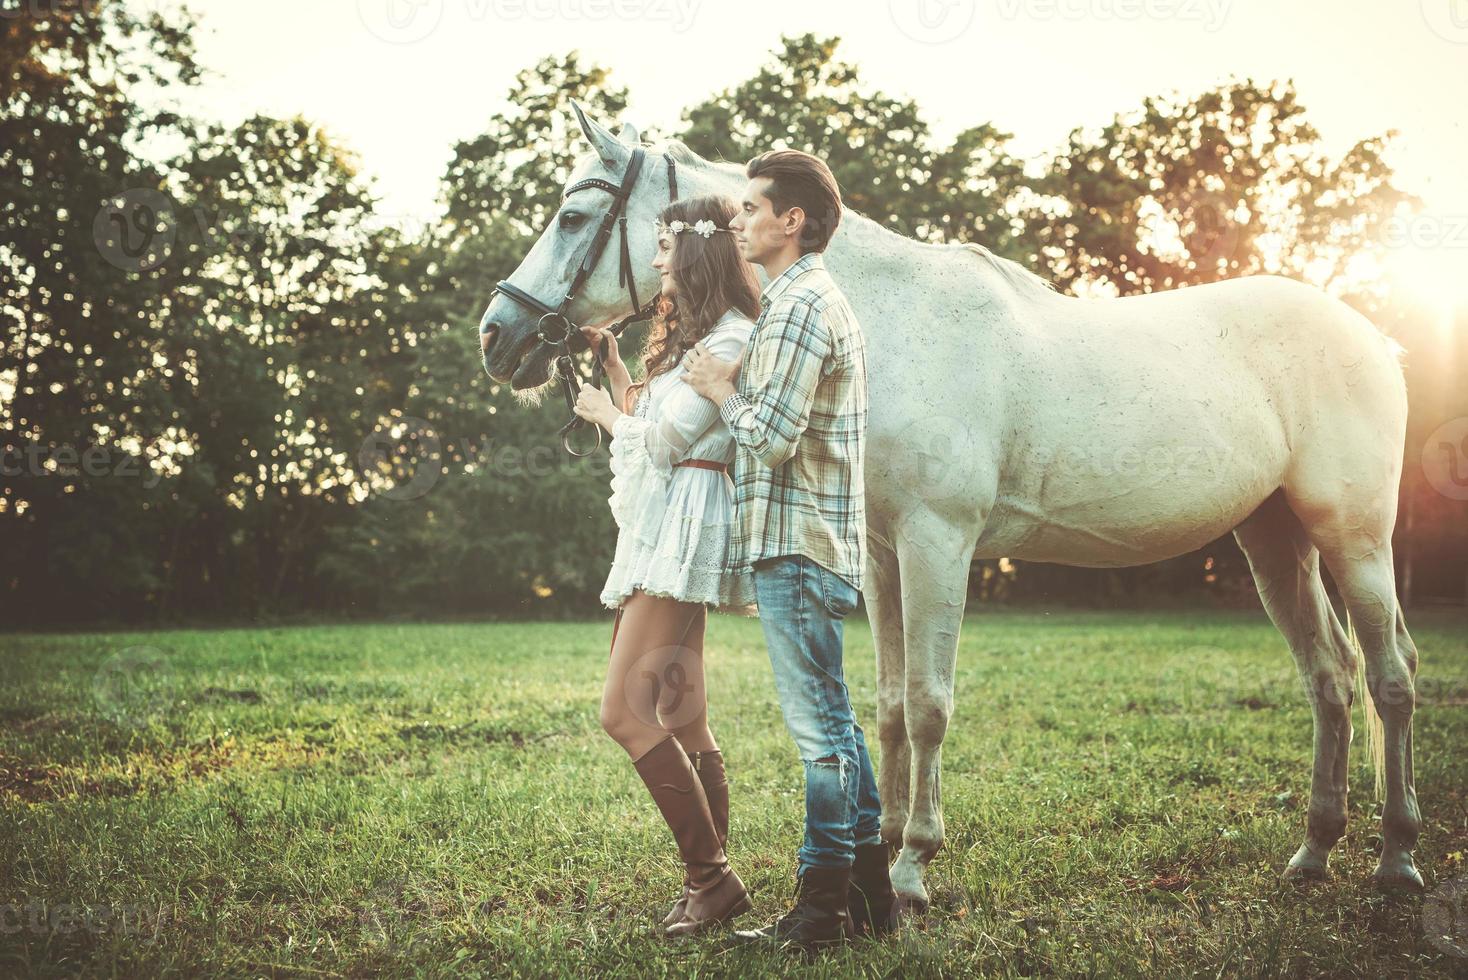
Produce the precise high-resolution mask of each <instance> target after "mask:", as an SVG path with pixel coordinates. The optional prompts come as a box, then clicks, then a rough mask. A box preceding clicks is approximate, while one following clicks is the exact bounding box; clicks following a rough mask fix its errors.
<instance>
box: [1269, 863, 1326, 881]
mask: <svg viewBox="0 0 1468 980" xmlns="http://www.w3.org/2000/svg"><path fill="white" fill-rule="evenodd" d="M1329 879H1330V869H1328V868H1317V867H1314V866H1313V865H1303V864H1292V865H1290V866H1289V867H1288V868H1285V869H1284V874H1282V875H1280V876H1279V880H1280V881H1287V882H1289V883H1290V884H1292V885H1310V884H1314V883H1315V882H1317V881H1328V880H1329Z"/></svg>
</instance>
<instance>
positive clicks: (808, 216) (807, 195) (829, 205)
mask: <svg viewBox="0 0 1468 980" xmlns="http://www.w3.org/2000/svg"><path fill="white" fill-rule="evenodd" d="M745 176H746V177H748V178H749V179H750V180H754V179H755V178H756V177H768V178H770V186H769V188H768V189H767V190H766V191H765V196H766V197H768V198H769V199H770V204H771V205H772V206H773V207H774V209H775V213H776V214H784V213H785V212H786V211H789V210H790V209H791V208H793V207H798V208H800V210H801V211H803V212H804V213H805V227H804V228H803V229H802V231H801V233H800V254H802V255H804V254H805V253H807V252H824V251H825V250H826V246H827V245H829V244H830V242H831V236H832V235H834V234H836V226H837V225H839V224H841V188H839V187H837V186H836V177H835V176H834V175H833V174H832V173H831V168H830V167H828V166H826V161H824V160H822V159H821V158H820V157H814V156H811V155H810V154H809V153H802V152H800V151H799V150H770V151H769V152H768V153H761V154H760V155H759V156H757V157H755V158H754V159H753V160H751V161H749V166H748V167H747V168H746V169H745Z"/></svg>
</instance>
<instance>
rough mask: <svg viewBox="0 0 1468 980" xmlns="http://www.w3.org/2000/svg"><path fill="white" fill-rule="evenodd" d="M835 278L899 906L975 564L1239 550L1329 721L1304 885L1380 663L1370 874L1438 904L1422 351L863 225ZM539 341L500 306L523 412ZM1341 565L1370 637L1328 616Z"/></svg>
mask: <svg viewBox="0 0 1468 980" xmlns="http://www.w3.org/2000/svg"><path fill="white" fill-rule="evenodd" d="M576 112H577V116H578V119H579V122H580V124H581V128H582V130H583V132H584V133H585V135H586V138H587V139H588V140H589V141H590V142H591V145H592V147H593V148H594V150H595V152H594V153H592V154H589V155H587V156H586V157H585V158H584V159H582V160H580V161H579V162H578V164H577V166H576V168H575V171H574V172H573V174H572V175H571V182H574V181H578V180H581V179H583V178H585V177H589V176H598V175H599V176H601V177H603V178H604V179H607V180H609V181H611V182H612V183H614V184H615V183H617V182H619V180H620V178H621V175H622V173H623V171H624V169H625V167H626V164H627V160H628V158H629V154H630V152H631V146H632V145H633V144H635V143H637V142H638V140H639V136H638V133H637V131H636V130H635V129H634V128H632V127H631V126H626V127H625V128H624V129H623V130H622V133H621V135H620V137H619V136H616V135H613V134H612V133H611V132H609V131H608V130H606V129H605V128H603V127H602V126H600V125H598V124H596V123H595V122H593V121H591V120H589V119H587V118H586V116H585V115H584V114H583V113H582V112H581V110H580V107H579V106H578V107H577V109H576ZM663 149H665V150H666V152H667V153H669V154H670V155H671V156H672V158H673V159H674V160H675V161H676V163H677V168H676V169H677V178H678V183H679V186H680V196H685V197H686V196H693V195H698V194H707V193H720V194H725V195H729V196H731V197H733V198H734V199H735V200H738V199H739V198H740V196H741V191H742V190H743V188H744V185H745V183H746V181H745V177H744V172H743V168H742V167H740V166H734V165H730V164H724V163H712V162H709V161H706V160H703V159H701V158H700V157H698V156H697V155H696V154H694V153H693V152H692V151H690V150H688V149H687V148H686V147H685V146H683V145H682V144H681V143H678V142H676V141H673V142H671V143H669V144H668V145H667V146H666V147H664V148H663ZM665 167H666V165H665V163H664V161H663V159H662V158H660V157H658V156H656V155H655V154H651V153H650V154H649V155H648V157H647V166H646V167H645V168H644V169H643V171H642V174H641V176H640V178H639V180H638V181H637V186H636V187H635V188H634V189H633V191H632V194H631V197H630V200H629V203H628V214H629V233H630V234H631V236H632V242H631V251H632V255H633V256H636V257H638V259H637V260H636V261H634V263H633V265H634V267H635V271H636V274H637V276H638V283H637V284H638V287H639V292H640V294H641V295H643V296H650V295H652V294H653V291H654V290H655V289H656V288H657V282H656V274H655V272H654V270H653V269H652V268H651V267H650V266H649V265H648V264H647V263H646V262H644V261H642V260H641V257H644V256H651V255H652V254H653V248H654V231H653V220H652V219H653V218H654V216H655V215H656V213H657V211H658V210H659V209H660V208H661V207H662V206H663V205H664V204H666V203H667V200H668V187H667V180H666V172H665ZM608 203H609V196H608V195H606V194H605V193H604V192H602V191H595V192H583V193H579V194H575V195H573V196H571V197H570V198H568V199H567V200H566V202H565V203H564V204H563V206H562V208H561V211H560V213H559V214H558V215H557V217H556V218H555V219H553V220H552V221H551V223H550V225H549V227H548V228H547V229H546V231H545V232H544V234H543V235H542V236H541V237H540V239H539V240H538V241H537V242H536V244H535V246H534V247H533V248H532V249H531V251H530V253H529V254H528V255H527V256H526V258H525V260H524V261H523V262H522V263H521V265H520V267H519V268H518V269H517V270H516V271H515V273H514V274H513V275H512V276H511V281H512V282H513V283H514V284H515V285H516V286H518V287H520V288H521V289H524V290H528V291H530V292H531V293H533V294H534V295H536V296H538V297H541V298H545V299H552V301H554V300H556V299H559V297H561V296H562V295H564V294H565V291H566V288H567V285H568V283H569V282H570V279H571V276H572V274H573V273H574V271H575V268H576V266H577V265H578V257H579V256H580V254H581V253H582V252H583V251H584V250H585V248H586V243H587V240H588V239H589V237H590V235H591V234H592V232H593V230H594V228H595V226H596V224H597V223H598V218H599V215H600V213H601V212H602V211H603V210H604V209H605V208H606V207H607V205H608ZM568 213H569V214H573V215H575V214H582V215H586V217H585V218H584V219H582V220H580V221H579V222H578V221H576V219H575V218H570V219H565V218H563V217H562V216H563V215H565V214H568ZM826 259H827V267H828V268H829V269H830V271H831V274H832V276H833V277H834V278H835V280H836V282H837V284H838V285H840V287H841V288H842V290H843V291H844V292H845V293H846V295H847V297H848V298H849V299H850V301H851V305H852V307H853V308H854V309H855V310H856V313H857V316H858V317H859V318H860V321H861V324H862V329H863V332H864V333H865V335H866V339H867V345H868V351H869V353H868V363H869V364H870V365H871V369H870V376H869V378H868V388H869V399H870V401H869V421H868V433H867V463H866V500H867V527H868V542H869V548H868V550H869V556H868V559H867V564H866V581H867V585H866V588H865V589H864V590H863V591H864V595H865V599H866V607H867V610H868V615H869V617H870V621H871V625H872V632H873V634H874V638H875V642H876V649H877V719H878V726H879V729H880V737H881V746H882V752H881V766H880V769H881V775H880V779H879V782H880V790H881V795H882V805H883V813H882V834H883V837H884V838H885V839H886V840H887V841H888V842H889V843H890V844H891V845H892V846H893V847H897V846H899V844H900V853H899V854H898V857H897V861H896V863H895V864H894V865H893V867H892V884H893V887H894V889H895V890H896V892H897V894H898V897H899V901H900V903H901V907H902V909H903V911H904V912H908V913H911V912H914V911H921V910H923V909H925V908H926V907H927V902H928V895H927V890H926V889H925V888H924V885H923V871H924V869H925V868H926V866H927V864H928V862H929V861H931V860H932V858H933V856H934V854H936V853H937V851H938V849H939V847H940V846H941V845H942V842H943V817H942V808H941V803H940V794H939V757H940V750H941V748H942V744H943V736H944V734H945V732H946V731H947V729H948V720H949V718H950V716H951V714H952V711H953V676H954V662H955V658H956V655H957V649H958V637H959V628H960V625H961V623H962V618H963V612H964V601H965V597H966V593H967V588H966V587H967V582H968V575H969V566H970V562H971V560H972V559H973V558H974V557H976V556H977V557H994V558H997V557H1001V556H1008V557H1010V558H1018V559H1025V560H1030V561H1043V562H1055V563H1059V564H1065V565H1083V566H1092V567H1116V566H1126V565H1139V564H1143V563H1147V562H1155V561H1159V560H1162V559H1166V558H1171V557H1174V556H1176V555H1181V554H1185V553H1187V552H1189V551H1192V550H1194V549H1196V548H1199V547H1201V546H1203V545H1205V544H1207V543H1208V542H1210V541H1212V540H1214V539H1215V538H1217V537H1219V536H1220V535H1222V534H1225V533H1227V532H1229V531H1232V532H1233V533H1234V536H1235V538H1236V539H1237V540H1238V542H1239V545H1240V547H1241V548H1242V549H1243V551H1244V554H1245V555H1247V556H1248V560H1249V565H1250V568H1251V569H1252V571H1253V574H1254V578H1255V582H1256V584H1257V586H1258V589H1259V595H1260V597H1261V599H1262V600H1263V603H1264V608H1265V609H1266V610H1267V612H1268V614H1269V617H1270V619H1271V620H1272V621H1273V622H1274V624H1275V626H1276V627H1278V629H1279V631H1280V632H1281V633H1282V634H1283V635H1284V638H1285V640H1286V641H1287V642H1288V644H1289V647H1290V651H1291V653H1292V654H1293V656H1294V659H1295V663H1296V665H1297V666H1298V668H1299V672H1300V675H1301V678H1302V680H1303V682H1304V687H1305V690H1306V692H1307V696H1308V698H1309V701H1310V704H1311V707H1312V709H1313V713H1314V727H1315V766H1314V773H1313V778H1312V781H1311V787H1310V807H1309V811H1308V816H1307V820H1306V834H1305V840H1304V843H1303V844H1302V845H1301V846H1300V848H1299V850H1298V852H1297V853H1296V854H1295V855H1294V857H1293V858H1291V859H1290V861H1289V864H1288V866H1287V868H1286V869H1285V871H1284V877H1285V878H1287V879H1304V878H1321V877H1325V876H1326V874H1327V870H1326V866H1327V860H1328V855H1329V852H1330V850H1331V848H1332V846H1334V844H1335V843H1336V842H1337V841H1338V840H1339V839H1340V837H1341V836H1342V834H1343V833H1344V831H1345V826H1346V762H1347V753H1348V749H1349V747H1350V743H1351V734H1352V729H1351V705H1352V702H1353V697H1354V690H1355V683H1356V681H1357V680H1358V677H1357V671H1358V670H1360V669H1361V667H1362V665H1363V661H1364V681H1365V685H1366V687H1367V688H1368V689H1369V690H1370V692H1371V696H1372V700H1373V701H1374V702H1375V709H1376V710H1375V711H1373V710H1372V708H1371V706H1370V705H1369V704H1368V705H1364V706H1363V708H1364V710H1365V712H1366V717H1367V719H1368V721H1370V722H1371V723H1372V726H1371V727H1369V728H1368V733H1371V732H1372V730H1373V728H1375V727H1377V726H1382V727H1384V731H1382V732H1381V733H1380V735H1379V736H1378V737H1379V738H1383V737H1384V743H1382V744H1378V745H1377V746H1376V749H1377V752H1378V754H1380V755H1382V758H1381V759H1380V761H1379V762H1378V767H1379V768H1378V773H1377V778H1378V780H1380V779H1381V772H1380V769H1382V768H1384V770H1385V788H1386V805H1385V810H1384V813H1383V818H1382V837H1383V847H1382V852H1381V857H1380V862H1379V863H1378V865H1377V867H1376V870H1375V873H1374V876H1373V877H1374V880H1375V881H1376V882H1377V883H1378V884H1379V885H1381V886H1384V887H1394V886H1403V887H1407V888H1413V889H1420V888H1421V887H1422V878H1421V876H1420V875H1419V874H1418V872H1417V869H1416V867H1415V866H1414V864H1413V861H1412V849H1413V847H1414V845H1415V844H1416V841H1417V836H1418V831H1419V828H1420V818H1419V814H1418V809H1417V798H1416V792H1415V789H1414V788H1413V777H1412V712H1413V707H1414V704H1415V695H1414V678H1415V676H1416V672H1417V651H1416V648H1415V647H1414V645H1413V643H1412V639H1411V637H1410V636H1408V634H1407V626H1406V623H1405V621H1404V619H1403V616H1402V611H1401V609H1400V607H1399V606H1398V603H1397V597H1396V591H1395V583H1394V571H1393V566H1392V547H1391V535H1392V527H1393V525H1394V524H1395V521H1396V510H1397V485H1398V478H1399V475H1400V468H1401V464H1402V450H1403V441H1404V435H1405V428H1406V418H1407V399H1406V391H1405V385H1404V383H1403V379H1402V372H1401V368H1400V366H1399V363H1398V354H1399V352H1400V348H1399V347H1397V346H1396V345H1395V343H1394V342H1392V341H1391V340H1389V339H1387V338H1386V337H1384V336H1383V335H1382V334H1381V333H1379V332H1378V331H1377V330H1376V329H1375V327H1373V326H1372V324H1371V323H1370V322H1368V321H1367V320H1366V319H1365V318H1364V317H1362V316H1361V315H1360V314H1358V313H1356V312H1355V311H1353V310H1352V309H1351V308H1350V307H1348V306H1346V305H1345V304H1343V303H1341V302H1339V301H1337V300H1335V299H1332V298H1329V297H1328V296H1326V295H1324V294H1323V293H1321V292H1319V291H1317V290H1315V289H1313V288H1310V287H1308V286H1305V285H1302V284H1300V283H1297V282H1294V281H1291V280H1289V279H1283V278H1276V277H1270V276H1255V277H1249V278H1244V279H1236V280H1231V281H1227V282H1222V283H1217V284H1214V285H1206V286H1196V287H1193V288H1189V289H1182V290H1174V291H1169V292H1162V293H1156V294H1152V295H1149V296H1141V297H1133V298H1125V299H1075V298H1069V297H1065V296H1061V295H1058V294H1057V293H1055V292H1053V291H1052V290H1051V289H1050V287H1049V286H1048V284H1047V283H1045V282H1044V281H1043V280H1041V279H1040V278H1039V277H1037V276H1035V275H1033V274H1031V273H1030V272H1028V271H1026V270H1025V269H1023V268H1022V267H1021V266H1019V265H1017V264H1015V263H1012V262H1009V261H1007V260H1004V259H1000V258H998V257H996V256H994V255H992V254H991V253H989V252H988V251H987V250H985V249H983V248H979V247H976V246H972V245H928V244H922V243H919V242H916V241H913V240H911V239H908V238H905V237H903V236H901V235H898V234H895V233H893V232H890V231H887V230H885V229H883V228H881V227H880V226H878V225H877V224H876V223H875V222H873V221H870V220H869V219H867V218H865V217H863V216H861V215H858V214H854V213H851V212H848V213H847V214H846V215H845V217H844V218H843V220H842V223H841V227H840V230H839V231H838V232H837V234H836V236H835V238H834V240H833V241H832V242H831V245H830V247H829V249H828V251H827V253H826ZM616 267H617V262H616V261H615V257H614V256H613V255H612V254H611V250H610V249H609V250H608V257H606V258H603V260H602V261H601V263H600V264H599V267H598V268H597V270H596V273H595V274H594V275H593V276H592V277H591V279H590V280H589V281H588V282H587V283H586V285H585V287H584V288H583V289H582V290H581V292H580V294H579V295H577V296H576V297H575V298H574V301H573V302H572V304H571V305H570V307H569V309H568V311H567V312H568V314H569V315H570V317H571V318H572V319H573V320H575V321H576V322H578V323H600V322H605V321H607V320H610V319H612V318H614V317H616V316H619V315H621V314H622V313H625V312H626V306H627V301H626V294H625V290H623V289H621V288H620V287H619V286H618V282H617V268H616ZM535 329H536V317H535V316H534V315H533V314H531V313H529V312H527V311H526V310H525V309H524V308H523V307H521V306H519V305H517V304H516V303H514V302H512V301H510V300H509V299H507V298H506V297H505V296H503V295H499V296H496V297H494V298H493V299H492V301H491V302H490V304H489V308H488V309H487V310H486V312H485V314H484V317H483V319H482V321H481V336H482V346H483V349H484V352H485V364H486V366H487V367H488V369H489V371H490V374H491V376H492V377H493V378H495V379H497V380H500V381H510V380H512V383H513V386H514V388H515V389H516V390H517V391H520V392H528V391H530V390H531V389H536V388H539V387H541V386H543V385H545V384H546V382H548V381H549V380H550V379H551V377H552V375H551V370H552V369H551V362H550V358H549V350H548V348H545V347H543V346H540V345H538V344H537V343H536V339H535ZM1322 559H1323V560H1324V562H1325V565H1326V567H1327V568H1328V569H1329V571H1330V574H1331V576H1332V578H1333V579H1334V580H1335V582H1336V584H1337V586H1338V588H1339V590H1340V592H1341V595H1342V596H1343V598H1344V602H1345V606H1346V610H1347V615H1348V620H1347V621H1348V623H1349V624H1350V625H1351V627H1352V632H1351V633H1350V634H1348V632H1347V630H1346V629H1344V628H1343V627H1342V625H1341V622H1340V621H1339V620H1338V618H1337V617H1336V614H1335V612H1334V610H1333V609H1332V607H1331V605H1330V602H1329V601H1328V599H1327V596H1326V592H1325V588H1324V585H1323V584H1322V580H1321V570H1320V562H1321V560H1322ZM1357 638H1359V642H1357ZM1358 654H1360V655H1359V656H1358ZM1378 713H1379V714H1378Z"/></svg>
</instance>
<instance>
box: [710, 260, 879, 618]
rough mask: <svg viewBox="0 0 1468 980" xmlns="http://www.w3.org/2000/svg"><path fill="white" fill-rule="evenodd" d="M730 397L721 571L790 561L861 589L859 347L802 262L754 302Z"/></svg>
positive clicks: (862, 389)
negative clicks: (727, 529) (811, 564)
mask: <svg viewBox="0 0 1468 980" xmlns="http://www.w3.org/2000/svg"><path fill="white" fill-rule="evenodd" d="M761 303H762V305H763V307H764V310H763V312H762V313H761V314H760V318H759V320H758V322H756V323H755V326H754V331H753V332H752V333H751V335H750V338H749V343H748V345H747V346H746V347H745V348H744V357H743V360H742V361H741V362H740V370H739V381H738V386H737V390H736V391H735V393H734V394H732V395H730V396H729V397H728V398H726V399H724V403H723V404H722V405H721V406H719V415H720V416H721V417H722V418H723V420H724V422H725V423H726V424H727V425H728V426H729V431H730V432H731V433H732V434H733V436H734V441H735V442H736V443H738V445H739V448H738V450H737V451H736V454H735V461H734V509H735V522H734V533H733V534H732V536H731V539H730V543H729V559H728V561H729V565H730V567H731V568H733V569H736V570H741V571H742V570H746V569H748V568H749V567H750V566H751V565H752V564H753V563H754V562H757V561H759V560H760V559H762V558H778V557H780V556H782V555H794V554H801V555H805V556H806V557H808V558H811V559H814V560H815V561H817V562H819V563H820V564H822V565H824V566H826V567H827V568H829V569H830V570H831V571H833V572H835V573H836V574H837V575H840V576H841V577H842V578H844V579H846V580H847V581H848V582H850V583H851V584H852V585H853V586H854V587H856V588H858V589H860V588H861V584H862V582H861V578H862V565H863V561H864V559H865V556H866V496H865V491H864V487H863V482H862V481H863V474H862V462H863V454H864V451H865V447H866V421H867V386H866V381H867V376H866V341H865V339H864V338H863V337H862V333H861V327H860V325H859V324H858V323H857V322H856V314H855V313H854V312H852V309H851V305H850V304H849V303H847V302H846V297H845V296H844V295H843V294H842V292H841V290H840V289H838V288H836V284H835V282H833V281H832V280H831V277H830V275H829V274H828V273H827V272H826V266H825V262H824V261H823V260H822V259H821V255H820V253H819V252H807V253H806V254H804V255H802V256H801V257H800V258H799V259H797V260H796V261H795V262H794V263H793V264H792V265H791V266H790V267H789V268H788V269H786V270H785V271H784V272H782V273H781V274H780V275H779V276H776V277H775V279H774V281H772V282H771V283H770V284H769V285H768V286H766V287H765V291H764V293H763V294H762V296H761Z"/></svg>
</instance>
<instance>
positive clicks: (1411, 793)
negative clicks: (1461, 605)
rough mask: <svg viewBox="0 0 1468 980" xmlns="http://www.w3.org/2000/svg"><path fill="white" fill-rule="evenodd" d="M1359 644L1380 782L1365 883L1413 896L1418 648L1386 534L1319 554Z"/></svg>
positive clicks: (1418, 878) (1339, 543)
mask: <svg viewBox="0 0 1468 980" xmlns="http://www.w3.org/2000/svg"><path fill="white" fill-rule="evenodd" d="M1322 553H1323V554H1324V557H1325V563H1326V567H1327V568H1329V569H1330V574H1331V578H1333V579H1334V580H1335V583H1336V586H1337V588H1338V589H1339V590H1340V593H1341V597H1342V599H1343V600H1344V601H1345V604H1346V611H1347V613H1348V614H1349V617H1350V623H1351V628H1352V630H1353V631H1354V633H1355V635H1356V637H1357V638H1358V639H1359V641H1360V644H1361V652H1362V655H1363V656H1364V659H1365V666H1366V689H1367V690H1368V691H1369V692H1370V695H1371V700H1372V702H1373V703H1374V704H1375V705H1376V711H1377V714H1378V715H1380V716H1381V726H1382V745H1381V754H1382V758H1381V763H1382V769H1383V770H1384V782H1385V784H1386V804H1385V806H1384V807H1383V809H1382V821H1381V836H1382V848H1381V857H1380V859H1379V860H1378V862H1377V865H1376V870H1375V872H1374V873H1373V874H1372V880H1373V881H1374V882H1375V883H1376V885H1377V886H1378V887H1380V888H1384V889H1397V888H1402V889H1407V890H1411V891H1420V890H1421V889H1422V888H1423V883H1422V875H1421V874H1419V873H1418V871H1417V866H1416V865H1415V864H1414V863H1413V861H1412V850H1413V848H1415V847H1416V846H1417V836H1418V834H1419V833H1420V832H1421V829H1422V816H1421V813H1420V812H1419V810H1418V808H1417V789H1416V786H1415V785H1414V779H1413V775H1412V715H1413V712H1414V710H1415V708H1416V702H1417V695H1416V678H1417V646H1416V644H1414V643H1413V642H1412V637H1411V636H1410V635H1409V634H1408V633H1407V623H1406V618H1405V617H1404V616H1403V615H1402V610H1401V607H1400V606H1399V605H1398V603H1397V595H1396V580H1395V574H1394V571H1393V568H1392V549H1391V538H1390V529H1389V528H1388V529H1387V530H1386V532H1385V533H1384V534H1383V535H1381V536H1379V537H1376V538H1375V539H1374V540H1360V539H1359V536H1358V535H1355V534H1351V535H1342V536H1341V537H1340V538H1338V539H1335V540H1334V541H1332V543H1331V545H1327V546H1326V548H1324V549H1322Z"/></svg>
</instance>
